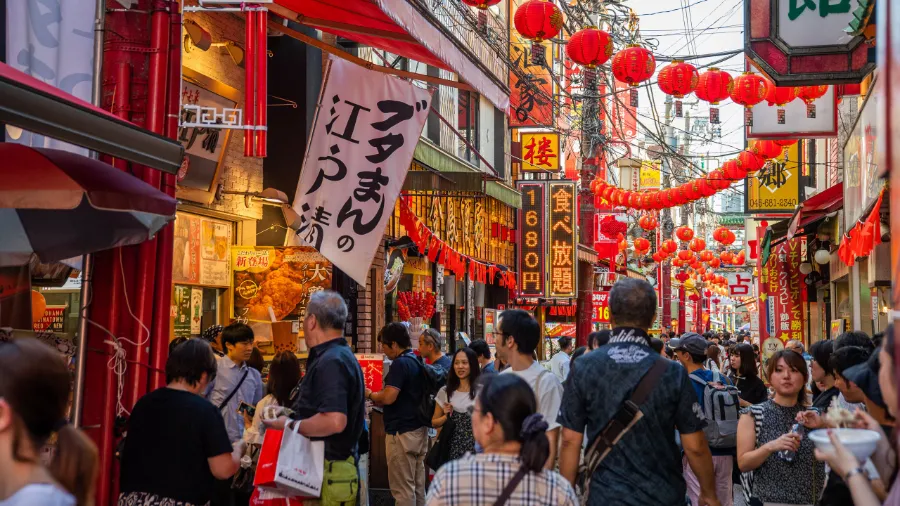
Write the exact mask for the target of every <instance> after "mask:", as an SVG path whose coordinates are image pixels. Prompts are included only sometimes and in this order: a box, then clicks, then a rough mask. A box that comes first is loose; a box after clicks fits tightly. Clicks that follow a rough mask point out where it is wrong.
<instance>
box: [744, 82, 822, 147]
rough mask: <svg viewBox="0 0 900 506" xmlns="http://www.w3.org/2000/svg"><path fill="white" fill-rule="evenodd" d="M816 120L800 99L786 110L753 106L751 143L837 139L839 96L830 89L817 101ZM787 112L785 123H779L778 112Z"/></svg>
mask: <svg viewBox="0 0 900 506" xmlns="http://www.w3.org/2000/svg"><path fill="white" fill-rule="evenodd" d="M813 104H814V105H815V106H816V108H815V114H814V116H815V117H813V118H810V117H809V115H808V114H807V108H806V102H804V101H802V100H800V99H796V100H794V101H793V102H791V103H789V104H787V105H785V106H784V107H777V106H769V103H768V102H766V101H765V100H763V101H762V102H760V103H758V104H756V105H754V106H753V108H752V109H751V111H752V112H753V125H752V126H749V127H747V137H748V138H751V139H760V138H764V139H777V138H785V139H796V138H800V137H802V138H813V137H826V138H830V137H835V136H836V135H837V128H838V127H837V125H838V123H837V109H838V108H837V94H836V93H835V89H834V86H829V87H828V91H827V92H825V95H823V96H822V97H820V98H818V99H816V100H815V101H814V102H813ZM779 109H784V118H783V120H784V123H778V119H779V117H778V115H779V113H778V110H779Z"/></svg>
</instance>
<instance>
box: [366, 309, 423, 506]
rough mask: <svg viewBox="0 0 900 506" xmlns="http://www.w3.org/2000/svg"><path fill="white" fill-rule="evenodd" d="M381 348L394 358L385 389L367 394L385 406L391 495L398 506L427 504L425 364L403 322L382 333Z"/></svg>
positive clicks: (390, 324)
mask: <svg viewBox="0 0 900 506" xmlns="http://www.w3.org/2000/svg"><path fill="white" fill-rule="evenodd" d="M378 340H379V341H381V349H382V351H383V352H384V354H385V355H387V357H388V358H389V359H390V360H391V367H390V369H389V370H388V374H387V376H386V377H385V379H384V390H382V391H381V392H371V391H369V390H366V397H368V398H369V399H371V400H372V402H374V403H375V404H379V405H381V406H384V431H385V433H386V436H385V450H386V453H387V465H388V481H389V482H390V486H391V495H393V496H394V501H396V503H397V505H398V506H416V505H418V506H422V505H424V504H425V454H426V453H427V452H428V433H427V427H426V426H425V424H424V423H423V420H422V419H421V418H420V417H419V404H420V403H421V402H422V396H424V395H425V393H426V392H425V388H424V386H423V384H422V367H425V366H424V365H423V364H422V363H421V362H419V359H418V358H416V356H415V355H414V354H413V352H412V350H411V349H410V347H411V346H412V342H411V340H410V338H409V331H408V330H407V329H406V326H405V325H403V324H402V323H396V322H394V323H389V324H387V325H385V326H384V328H383V329H381V332H379V334H378Z"/></svg>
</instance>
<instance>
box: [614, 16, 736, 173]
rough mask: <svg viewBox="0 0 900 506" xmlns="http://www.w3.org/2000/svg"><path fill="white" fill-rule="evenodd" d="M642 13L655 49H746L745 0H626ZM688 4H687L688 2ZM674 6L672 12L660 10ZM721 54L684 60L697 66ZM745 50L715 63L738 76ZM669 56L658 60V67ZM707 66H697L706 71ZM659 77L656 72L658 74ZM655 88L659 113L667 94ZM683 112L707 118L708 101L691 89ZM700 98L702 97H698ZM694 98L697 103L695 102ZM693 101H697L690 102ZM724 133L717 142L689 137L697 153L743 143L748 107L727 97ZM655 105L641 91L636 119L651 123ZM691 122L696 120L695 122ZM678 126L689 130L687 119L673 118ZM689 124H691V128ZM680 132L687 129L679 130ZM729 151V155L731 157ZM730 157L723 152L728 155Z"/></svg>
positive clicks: (677, 52) (722, 111)
mask: <svg viewBox="0 0 900 506" xmlns="http://www.w3.org/2000/svg"><path fill="white" fill-rule="evenodd" d="M625 3H626V5H628V6H629V7H630V8H631V9H633V10H634V11H635V12H636V13H637V15H638V16H639V17H640V29H641V35H642V37H643V39H644V41H645V42H649V43H651V44H655V45H656V46H657V47H656V49H653V52H654V54H658V55H665V56H689V55H697V54H708V53H718V52H723V51H729V50H737V49H742V48H743V46H744V35H743V25H744V2H743V0H628V1H627V2H625ZM685 6H687V8H684V7H685ZM661 11H670V12H661ZM721 58H722V57H713V58H703V59H699V60H686V61H688V63H691V64H693V65H695V66H697V67H698V68H699V66H700V65H704V64H709V63H711V62H714V61H716V60H718V59H721ZM743 62H744V57H743V54H740V53H739V54H737V55H734V56H732V57H731V58H729V59H728V60H726V61H725V62H723V63H719V64H717V65H716V66H717V67H718V68H720V69H721V70H726V71H728V73H729V74H731V75H732V77H736V76H737V75H739V74H740V73H741V72H742V71H743V65H744V63H743ZM667 64H668V62H663V61H657V67H656V68H657V72H658V71H659V69H661V68H662V67H664V66H665V65H667ZM703 70H704V69H699V71H700V72H701V73H702V72H703ZM654 80H655V77H654ZM650 88H651V89H652V90H653V92H654V99H655V103H656V108H657V113H658V114H659V117H660V118H663V117H664V114H665V104H664V102H665V98H666V95H665V94H664V93H663V92H662V91H660V90H659V88H658V87H657V86H655V85H653V86H651V87H650ZM683 102H684V112H685V113H688V112H690V116H691V117H692V118H695V117H699V118H708V117H709V104H708V103H706V102H703V101H699V100H698V99H697V98H696V97H694V96H693V95H691V96H689V97H686V98H685V99H684V100H683ZM698 102H699V103H698ZM695 103H696V104H695ZM689 104H695V105H689ZM718 107H719V116H720V120H721V132H722V137H721V138H720V139H715V140H714V142H709V143H707V144H701V141H700V140H699V139H695V140H693V141H692V143H691V150H692V152H693V154H694V155H710V156H716V155H719V154H731V153H734V152H736V151H739V150H741V149H743V142H744V138H743V129H742V126H743V118H744V108H743V107H741V106H739V105H736V104H734V103H732V102H731V100H725V101H724V102H723V103H721V104H719V106H718ZM648 116H652V106H651V104H650V99H649V96H648V95H647V92H642V93H641V95H640V105H639V109H638V119H639V120H640V121H641V122H643V123H644V124H645V125H647V126H650V124H651V123H652V120H651V119H650V118H649V117H648ZM692 123H693V122H692ZM673 124H674V125H675V126H676V128H680V129H682V130H685V129H686V128H685V119H684V118H675V120H674V123H673ZM687 129H688V130H689V129H690V127H689V128H687ZM676 134H681V135H684V132H679V131H677V130H676ZM732 157H733V156H728V157H727V158H732ZM727 158H723V159H722V160H723V161H724V160H725V159H727Z"/></svg>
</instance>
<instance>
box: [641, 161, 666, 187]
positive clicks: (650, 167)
mask: <svg viewBox="0 0 900 506" xmlns="http://www.w3.org/2000/svg"><path fill="white" fill-rule="evenodd" d="M661 164H662V162H660V161H659V160H641V187H640V189H641V190H658V189H659V187H660V184H659V173H660V171H659V168H660V166H661Z"/></svg>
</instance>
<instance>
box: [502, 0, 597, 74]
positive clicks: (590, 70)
mask: <svg viewBox="0 0 900 506" xmlns="http://www.w3.org/2000/svg"><path fill="white" fill-rule="evenodd" d="M498 1H499V0H498ZM612 54H613V41H612V37H610V35H609V34H608V33H606V32H604V31H603V30H600V29H599V28H597V27H596V26H589V27H587V28H585V29H583V30H578V31H577V32H575V33H573V34H572V36H571V37H569V41H568V43H567V44H566V55H567V56H568V57H569V59H570V60H572V61H573V62H575V63H577V64H579V65H581V66H582V67H584V71H583V75H584V80H585V85H586V86H587V87H588V88H589V89H593V88H594V87H595V85H596V82H597V66H598V65H603V64H604V63H606V62H607V61H609V59H610V58H611V57H612Z"/></svg>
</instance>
